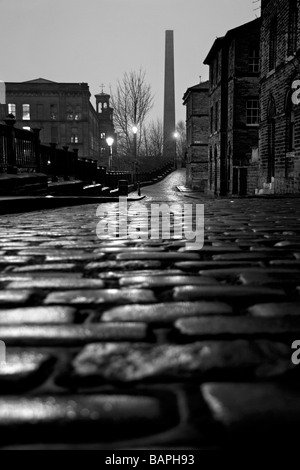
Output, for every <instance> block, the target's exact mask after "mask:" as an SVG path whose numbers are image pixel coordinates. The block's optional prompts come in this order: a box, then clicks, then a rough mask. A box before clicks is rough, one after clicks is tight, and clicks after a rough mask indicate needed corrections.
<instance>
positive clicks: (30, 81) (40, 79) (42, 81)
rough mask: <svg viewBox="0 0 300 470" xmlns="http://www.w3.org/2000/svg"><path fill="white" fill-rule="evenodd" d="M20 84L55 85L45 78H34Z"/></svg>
mask: <svg viewBox="0 0 300 470" xmlns="http://www.w3.org/2000/svg"><path fill="white" fill-rule="evenodd" d="M22 83H57V82H52V81H51V80H46V78H35V79H34V80H28V81H25V82H22Z"/></svg>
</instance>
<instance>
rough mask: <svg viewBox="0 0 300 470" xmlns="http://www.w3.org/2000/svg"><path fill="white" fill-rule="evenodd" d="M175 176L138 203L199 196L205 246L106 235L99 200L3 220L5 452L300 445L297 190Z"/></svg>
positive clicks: (0, 383)
mask: <svg viewBox="0 0 300 470" xmlns="http://www.w3.org/2000/svg"><path fill="white" fill-rule="evenodd" d="M178 185H184V179H183V171H182V170H180V171H177V172H174V173H172V174H171V175H169V176H168V177H166V178H165V180H163V181H161V182H160V183H158V184H156V185H153V186H148V187H145V188H142V196H145V198H144V199H143V200H141V201H140V202H139V204H141V206H143V207H146V208H147V209H148V211H149V208H150V204H151V203H153V202H155V203H157V202H176V203H179V204H188V203H191V202H193V203H199V204H204V205H205V245H204V248H203V249H202V250H200V251H199V250H198V251H197V250H191V249H187V247H186V243H185V241H184V240H176V241H170V240H164V241H155V240H151V239H150V238H149V239H148V240H143V241H142V240H139V241H133V240H125V239H124V240H122V239H120V240H116V239H112V238H111V237H109V236H107V237H106V238H105V239H103V240H99V239H98V238H97V236H96V233H95V229H96V226H97V224H98V222H99V217H97V216H96V211H97V208H98V204H91V205H86V206H74V207H67V208H58V209H53V210H41V211H37V212H30V213H23V214H13V215H11V214H10V215H2V216H1V217H0V222H1V229H0V254H1V257H0V283H1V284H0V341H3V342H4V343H5V345H6V364H4V363H3V362H2V363H1V356H0V447H1V448H2V449H3V448H5V449H7V448H9V449H21V448H22V449H23V448H24V449H61V448H62V449H75V448H76V449H122V448H125V449H173V450H174V451H176V450H177V449H183V448H185V449H191V450H206V449H212V448H213V449H224V448H225V449H228V448H230V449H231V450H233V449H236V448H237V446H238V447H248V448H249V446H250V445H251V449H252V448H255V447H257V446H263V447H264V448H265V447H266V446H268V445H272V446H274V445H278V446H279V445H280V446H281V447H282V446H283V445H293V444H295V445H296V439H297V437H298V434H297V431H298V427H299V423H300V405H299V389H300V382H299V367H298V366H297V365H294V364H293V362H292V355H293V354H294V362H297V361H295V359H297V354H296V353H295V351H294V350H293V349H292V347H291V346H292V343H293V342H295V341H300V297H299V293H300V206H299V204H298V201H297V199H293V198H285V199H278V200H268V199H252V200H246V199H235V200H233V199H216V200H214V199H211V198H205V196H201V197H200V198H199V199H192V198H188V197H186V195H185V193H182V192H179V191H178V190H177V189H176V187H177V186H178ZM131 196H132V197H135V193H132V194H131ZM131 204H132V203H130V204H129V205H130V206H131ZM104 206H105V208H106V209H107V212H108V213H109V214H110V215H112V214H114V213H115V214H117V215H118V203H117V202H110V203H106V204H102V205H101V207H104ZM149 213H150V212H149ZM133 219H134V218H131V220H133ZM299 344H300V343H299ZM2 346H3V345H2ZM0 354H1V343H0ZM299 356H300V354H299Z"/></svg>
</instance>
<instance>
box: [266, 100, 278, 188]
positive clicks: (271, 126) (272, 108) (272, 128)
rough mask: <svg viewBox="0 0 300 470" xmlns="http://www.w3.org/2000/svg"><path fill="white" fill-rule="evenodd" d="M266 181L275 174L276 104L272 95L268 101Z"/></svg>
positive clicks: (270, 179)
mask: <svg viewBox="0 0 300 470" xmlns="http://www.w3.org/2000/svg"><path fill="white" fill-rule="evenodd" d="M267 116H268V182H269V183H271V181H272V178H273V177H274V176H275V132H276V123H275V118H276V104H275V100H274V98H273V96H270V98H269V103H268V115H267Z"/></svg>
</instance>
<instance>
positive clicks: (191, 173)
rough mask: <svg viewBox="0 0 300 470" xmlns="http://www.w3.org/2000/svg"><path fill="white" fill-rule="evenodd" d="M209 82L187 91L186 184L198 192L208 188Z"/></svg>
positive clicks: (185, 95)
mask: <svg viewBox="0 0 300 470" xmlns="http://www.w3.org/2000/svg"><path fill="white" fill-rule="evenodd" d="M208 93H209V82H208V81H207V82H203V83H199V84H198V85H195V86H192V87H190V88H188V89H187V91H186V92H185V94H184V96H183V104H184V105H185V106H186V145H187V150H186V184H187V186H188V187H190V188H192V189H196V190H198V191H204V192H206V191H207V186H208V157H207V153H208V132H209V97H208Z"/></svg>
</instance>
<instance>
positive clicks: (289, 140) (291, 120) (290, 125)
mask: <svg viewBox="0 0 300 470" xmlns="http://www.w3.org/2000/svg"><path fill="white" fill-rule="evenodd" d="M285 116H286V152H293V151H294V150H295V105H294V104H293V102H292V91H291V90H290V89H289V90H288V92H287V94H286V99H285Z"/></svg>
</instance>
